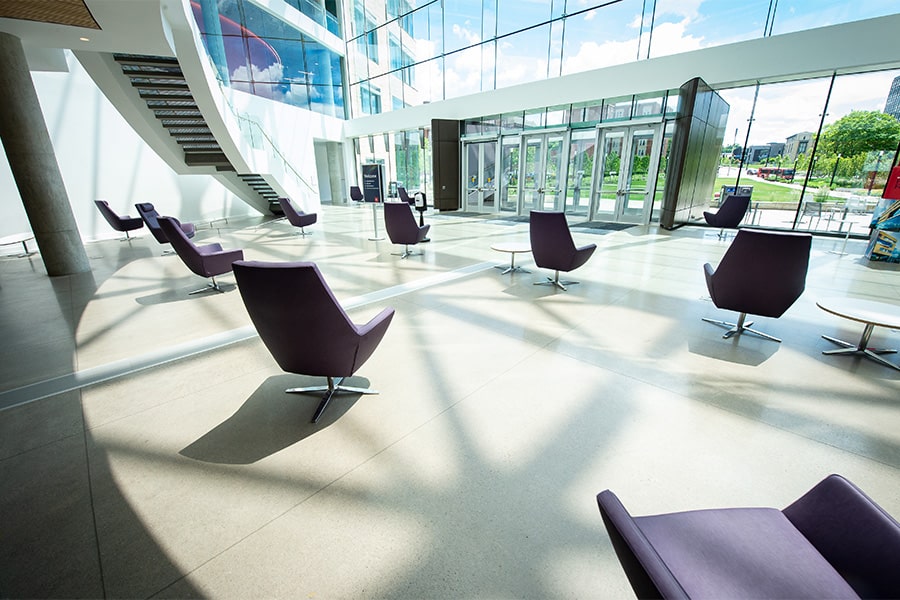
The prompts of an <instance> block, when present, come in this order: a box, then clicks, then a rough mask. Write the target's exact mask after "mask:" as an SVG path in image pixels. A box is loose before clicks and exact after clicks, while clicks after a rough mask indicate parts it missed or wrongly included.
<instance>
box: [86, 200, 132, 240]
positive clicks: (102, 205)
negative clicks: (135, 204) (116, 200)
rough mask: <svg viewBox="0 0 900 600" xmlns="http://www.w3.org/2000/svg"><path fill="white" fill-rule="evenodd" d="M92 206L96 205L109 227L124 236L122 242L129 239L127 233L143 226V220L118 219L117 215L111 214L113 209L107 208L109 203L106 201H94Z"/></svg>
mask: <svg viewBox="0 0 900 600" xmlns="http://www.w3.org/2000/svg"><path fill="white" fill-rule="evenodd" d="M94 204H96V205H97V208H98V209H99V210H100V214H101V215H103V218H104V219H106V222H107V223H109V226H110V227H112V228H113V229H115V230H116V231H120V232H122V233H124V234H125V237H123V238H122V241H127V240H130V239H131V236H130V235H128V232H129V231H134V230H135V229H140V228H141V227H143V226H144V220H143V219H141V218H140V217H130V216H128V215H125V216H124V217H120V216H119V215H117V214H116V213H115V212H113V209H111V208H110V207H109V202H107V201H106V200H94Z"/></svg>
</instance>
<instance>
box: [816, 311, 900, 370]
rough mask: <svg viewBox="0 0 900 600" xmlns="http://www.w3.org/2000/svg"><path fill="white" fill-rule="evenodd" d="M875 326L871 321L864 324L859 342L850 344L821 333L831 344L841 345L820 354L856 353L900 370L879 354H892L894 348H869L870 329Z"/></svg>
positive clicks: (894, 351) (899, 367)
mask: <svg viewBox="0 0 900 600" xmlns="http://www.w3.org/2000/svg"><path fill="white" fill-rule="evenodd" d="M874 328H875V326H874V325H873V324H871V323H869V324H867V325H866V328H865V329H864V330H863V333H862V336H861V337H860V338H859V342H858V343H856V344H851V343H850V342H845V341H844V340H839V339H837V338H834V337H831V336H828V335H823V336H822V337H823V338H824V339H826V340H828V341H829V342H831V343H832V344H837V345H838V346H842V347H841V348H838V349H836V350H823V351H822V354H835V355H856V354H861V355H862V356H865V357H867V358H870V359H872V360H874V361H875V362H877V363H881V364H883V365H885V366H887V367H892V368H894V369H897V370H898V371H900V366H897V365H895V364H894V363H892V362H890V361H889V360H886V359H884V358H881V356H880V355H881V354H894V353H896V352H897V350H896V349H893V348H869V338H870V337H872V330H873V329H874Z"/></svg>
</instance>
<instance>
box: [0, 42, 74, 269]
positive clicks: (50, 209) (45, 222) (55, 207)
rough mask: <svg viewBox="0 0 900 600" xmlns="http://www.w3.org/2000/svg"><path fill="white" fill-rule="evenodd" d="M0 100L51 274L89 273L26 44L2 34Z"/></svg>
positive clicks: (9, 146) (6, 142)
mask: <svg viewBox="0 0 900 600" xmlns="http://www.w3.org/2000/svg"><path fill="white" fill-rule="evenodd" d="M0 98H2V99H3V100H2V102H3V110H0V140H2V141H3V147H4V149H5V150H6V157H7V160H8V161H9V168H10V171H12V174H13V177H14V178H15V180H16V186H17V187H18V188H19V196H21V198H22V204H23V205H24V207H25V213H26V214H27V215H28V220H29V222H30V223H31V230H32V232H33V233H34V239H35V241H36V242H37V245H38V247H39V248H40V250H41V258H42V259H43V261H44V266H45V267H46V269H47V273H48V274H49V275H50V276H57V275H72V274H75V273H84V272H87V271H90V270H91V265H90V262H89V261H88V257H87V253H86V252H85V251H84V245H83V244H82V242H81V235H80V234H79V233H78V226H77V224H76V223H75V216H74V215H73V213H72V207H71V205H70V204H69V197H68V195H67V194H66V187H65V184H64V183H63V179H62V175H61V174H60V172H59V165H58V164H57V162H56V154H54V152H53V144H52V143H51V141H50V134H49V133H48V132H47V124H46V123H45V122H44V114H43V113H42V112H41V105H40V103H39V102H38V97H37V92H35V90H34V83H33V82H32V80H31V73H30V71H29V70H28V64H27V62H26V61H25V51H24V50H23V49H22V42H21V41H20V40H19V38H17V37H15V36H13V35H10V34H8V33H2V32H0ZM72 118H77V115H72Z"/></svg>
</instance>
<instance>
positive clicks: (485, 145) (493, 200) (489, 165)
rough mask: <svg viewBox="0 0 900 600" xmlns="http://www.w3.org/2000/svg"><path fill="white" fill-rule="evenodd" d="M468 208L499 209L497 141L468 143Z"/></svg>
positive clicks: (486, 210) (473, 210) (485, 210)
mask: <svg viewBox="0 0 900 600" xmlns="http://www.w3.org/2000/svg"><path fill="white" fill-rule="evenodd" d="M466 210H468V211H472V212H495V211H497V141H496V140H492V141H487V142H471V143H468V144H466Z"/></svg>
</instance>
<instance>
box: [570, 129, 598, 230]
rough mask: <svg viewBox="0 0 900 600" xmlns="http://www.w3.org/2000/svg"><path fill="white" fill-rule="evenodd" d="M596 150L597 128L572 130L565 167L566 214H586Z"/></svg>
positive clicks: (589, 201) (585, 215)
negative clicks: (567, 162) (566, 167)
mask: <svg viewBox="0 0 900 600" xmlns="http://www.w3.org/2000/svg"><path fill="white" fill-rule="evenodd" d="M596 150H597V130H596V129H589V130H586V131H574V132H572V139H571V141H570V142H569V167H568V169H566V171H567V173H568V175H567V182H566V202H565V212H566V214H567V215H579V216H583V217H587V216H588V212H589V207H590V203H591V189H592V182H593V175H594V156H595V155H596Z"/></svg>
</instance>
